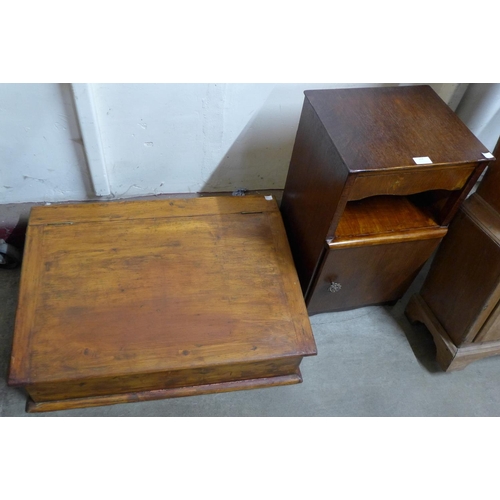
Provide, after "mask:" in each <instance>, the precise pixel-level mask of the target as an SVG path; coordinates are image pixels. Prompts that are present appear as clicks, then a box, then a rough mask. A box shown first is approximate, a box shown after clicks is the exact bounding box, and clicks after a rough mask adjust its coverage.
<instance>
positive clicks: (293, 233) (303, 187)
mask: <svg viewBox="0 0 500 500" xmlns="http://www.w3.org/2000/svg"><path fill="white" fill-rule="evenodd" d="M346 180H347V170H346V168H345V166H344V164H343V162H342V160H341V158H340V156H339V154H338V152H337V150H336V149H335V147H334V145H333V144H332V142H331V139H330V138H329V136H328V134H327V133H326V131H325V128H324V126H323V124H322V123H321V122H320V120H319V118H318V116H317V115H316V113H315V111H314V110H313V108H312V106H311V105H310V104H309V101H308V100H307V98H306V99H305V101H304V106H303V108H302V114H301V117H300V122H299V128H298V131H297V137H296V139H295V144H294V149H293V153H292V159H291V162H290V168H289V171H288V177H287V180H286V184H285V190H284V193H283V199H282V202H281V213H282V215H283V222H284V224H285V228H286V231H287V236H288V240H289V242H290V247H291V250H292V254H293V258H294V261H295V266H296V268H297V273H298V275H299V279H300V283H301V286H302V291H303V292H304V293H306V291H307V289H308V287H309V285H310V283H311V280H312V277H313V274H314V271H315V269H316V266H317V264H318V262H319V259H320V256H321V253H322V250H323V246H324V244H325V239H326V237H327V233H328V229H329V227H330V223H331V221H332V219H333V217H334V215H335V210H336V208H337V205H338V203H339V200H340V198H341V194H342V190H343V187H344V184H345V183H346Z"/></svg>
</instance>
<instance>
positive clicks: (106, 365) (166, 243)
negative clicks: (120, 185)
mask: <svg viewBox="0 0 500 500" xmlns="http://www.w3.org/2000/svg"><path fill="white" fill-rule="evenodd" d="M148 205H149V206H150V207H151V209H150V210H148ZM45 208H46V210H44V209H45ZM57 208H59V207H40V208H37V209H36V210H34V213H33V224H31V221H30V227H29V231H28V246H27V249H26V253H25V261H24V264H23V269H22V280H21V296H20V302H19V308H18V312H17V318H16V327H15V334H14V344H13V351H12V360H11V366H10V373H9V384H11V385H20V386H24V387H26V388H27V390H28V392H29V393H30V394H31V396H32V397H33V399H34V400H35V401H37V402H42V401H44V400H45V401H47V400H54V399H60V400H63V399H68V398H86V397H95V396H102V395H116V394H118V393H119V394H126V393H135V392H137V391H139V392H141V391H151V390H160V389H161V390H163V389H167V388H172V389H175V388H180V387H182V386H183V385H186V386H190V385H197V384H198V385H209V384H214V383H222V382H223V383H226V382H231V381H242V380H245V379H253V378H272V377H284V376H287V375H289V374H291V373H295V372H296V370H297V369H298V364H299V363H300V360H301V358H302V356H308V355H313V354H315V353H316V347H315V343H314V338H313V336H312V331H311V328H310V324H309V320H308V317H307V312H306V308H305V304H304V301H303V299H302V294H301V290H300V285H299V282H298V279H297V274H296V271H295V268H294V265H293V261H292V257H291V254H290V249H289V246H288V242H287V240H286V235H285V231H284V227H283V223H282V220H281V216H280V213H279V211H278V207H277V205H276V202H275V201H274V200H271V201H268V200H265V199H264V197H234V198H233V197H228V198H226V199H224V198H220V197H217V198H195V199H190V200H164V201H151V202H123V203H117V204H115V203H112V204H107V203H99V204H76V205H67V206H65V207H62V208H61V209H60V210H57ZM183 214H184V215H183Z"/></svg>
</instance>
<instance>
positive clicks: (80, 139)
mask: <svg viewBox="0 0 500 500" xmlns="http://www.w3.org/2000/svg"><path fill="white" fill-rule="evenodd" d="M71 141H72V142H76V143H77V144H80V146H83V139H82V138H81V137H79V138H77V139H71Z"/></svg>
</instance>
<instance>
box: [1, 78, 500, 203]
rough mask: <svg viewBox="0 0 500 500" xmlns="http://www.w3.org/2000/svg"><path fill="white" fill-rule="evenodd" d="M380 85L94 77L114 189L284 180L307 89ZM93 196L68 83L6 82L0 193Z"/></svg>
mask: <svg viewBox="0 0 500 500" xmlns="http://www.w3.org/2000/svg"><path fill="white" fill-rule="evenodd" d="M379 85H395V84H310V83H304V84H298V83H297V84H295V83H294V84H98V83H96V84H93V85H92V86H91V91H92V94H93V100H94V104H95V111H96V119H97V122H98V125H99V129H100V138H101V144H102V151H103V154H104V164H105V166H106V171H105V172H104V174H105V175H106V176H107V179H108V180H109V187H110V191H111V193H112V196H113V197H117V198H121V197H135V196H142V195H150V194H160V193H189V192H191V193H194V192H200V191H205V192H207V191H208V192H214V191H233V190H235V189H239V188H246V189H280V188H283V186H284V182H285V179H286V174H287V170H288V164H289V161H290V156H291V152H292V147H293V142H294V140H295V133H296V130H297V125H298V120H299V116H300V111H301V108H302V103H303V97H304V96H303V91H304V90H305V89H312V88H335V87H347V86H379ZM474 85H476V84H474ZM432 86H433V87H434V88H435V90H436V91H437V92H438V93H439V94H440V95H441V97H442V98H443V99H444V100H445V101H447V102H449V103H450V104H456V103H454V101H453V100H454V99H455V101H457V95H458V94H460V92H461V93H463V90H464V87H460V86H458V84H432ZM467 95H469V90H468V91H467V93H466V95H465V96H467ZM470 95H471V96H472V99H476V100H477V95H476V93H475V92H474V91H471V92H470ZM464 99H465V97H464ZM471 106H472V108H473V107H474V105H473V104H472V105H471ZM491 106H493V107H494V106H497V108H496V109H497V110H498V103H497V101H496V100H494V99H493V100H492V101H490V105H486V106H485V107H486V108H487V110H486V111H484V113H483V115H484V116H486V114H487V115H488V116H490V115H491V113H492V110H491ZM493 114H494V113H493ZM483 115H481V116H483ZM478 120H479V122H481V118H479V119H478ZM482 130H483V131H484V127H483V129H482ZM480 138H481V137H480ZM486 145H488V144H486ZM488 146H489V145H488ZM489 147H490V149H491V146H489ZM94 198H96V196H95V193H94V191H93V186H92V183H91V182H90V176H89V171H88V167H87V161H86V157H85V154H84V150H83V148H82V139H81V132H80V129H79V125H78V121H77V115H76V113H75V106H74V101H73V99H72V92H71V86H70V85H69V84H61V85H58V84H26V85H16V84H8V85H7V84H4V85H0V203H17V202H27V201H36V202H38V201H45V202H52V201H69V200H85V199H94Z"/></svg>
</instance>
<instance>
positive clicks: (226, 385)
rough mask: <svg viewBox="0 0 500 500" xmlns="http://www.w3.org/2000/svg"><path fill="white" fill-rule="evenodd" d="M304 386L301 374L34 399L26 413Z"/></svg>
mask: <svg viewBox="0 0 500 500" xmlns="http://www.w3.org/2000/svg"><path fill="white" fill-rule="evenodd" d="M301 382H302V375H301V374H300V370H297V372H296V373H291V374H289V375H283V376H275V377H270V378H256V379H244V380H237V381H231V382H221V383H216V384H198V385H195V386H187V387H178V388H170V389H157V390H152V391H142V392H128V393H125V394H112V395H108V396H92V397H86V398H74V399H65V400H58V401H43V402H39V403H36V402H35V401H33V399H31V398H29V399H28V402H27V405H26V411H27V412H28V413H39V412H46V411H58V410H72V409H75V408H88V407H93V406H103V405H115V404H122V403H137V402H139V401H155V400H158V399H169V398H179V397H186V396H198V395H201V394H214V393H220V392H231V391H242V390H249V389H263V388H267V387H275V386H280V385H293V384H300V383H301Z"/></svg>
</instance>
